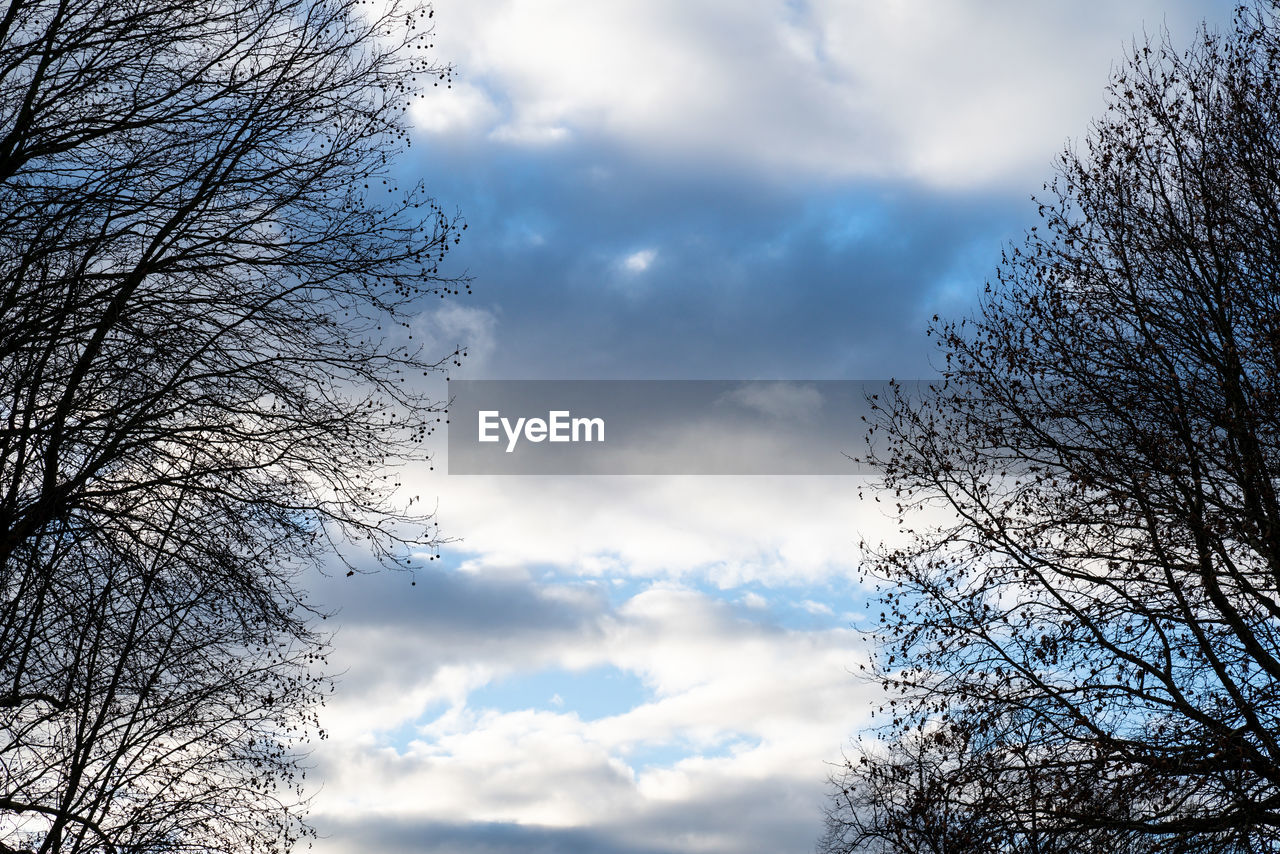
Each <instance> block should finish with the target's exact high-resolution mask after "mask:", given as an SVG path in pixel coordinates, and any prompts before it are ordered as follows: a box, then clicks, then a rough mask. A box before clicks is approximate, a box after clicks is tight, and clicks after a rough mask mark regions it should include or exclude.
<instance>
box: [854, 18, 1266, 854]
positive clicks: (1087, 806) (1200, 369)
mask: <svg viewBox="0 0 1280 854" xmlns="http://www.w3.org/2000/svg"><path fill="white" fill-rule="evenodd" d="M1109 92H1110V104H1109V109H1108V111H1107V113H1106V114H1105V115H1104V116H1103V117H1102V118H1101V119H1099V120H1097V121H1096V122H1095V123H1094V125H1093V126H1092V128H1091V130H1090V132H1089V133H1088V135H1087V136H1086V138H1085V139H1084V141H1083V143H1082V144H1081V145H1080V146H1078V147H1073V148H1069V149H1068V150H1067V151H1065V153H1064V154H1063V156H1062V157H1061V160H1060V162H1059V168H1058V177H1057V179H1056V180H1055V181H1054V182H1053V183H1052V184H1051V185H1048V186H1047V187H1046V188H1045V189H1046V194H1045V198H1042V199H1041V200H1040V213H1041V216H1042V218H1043V221H1042V223H1041V225H1039V226H1037V227H1036V228H1033V229H1031V231H1030V232H1029V234H1028V235H1027V236H1026V239H1025V240H1024V241H1023V242H1022V243H1021V244H1020V245H1017V246H1013V247H1011V248H1010V249H1009V250H1008V251H1007V252H1006V253H1005V257H1004V258H1003V260H1002V263H1001V265H1000V267H999V269H998V272H997V275H996V277H995V279H994V280H993V281H992V282H990V283H989V284H988V286H987V291H986V295H985V297H984V299H983V302H982V304H981V307H980V310H979V312H978V313H977V314H976V315H975V316H973V317H971V318H968V319H966V320H962V321H959V322H947V321H940V320H939V321H938V322H937V323H936V325H935V327H934V334H936V335H937V337H938V339H939V343H940V344H941V347H942V353H943V357H944V360H945V362H944V364H943V366H942V367H943V375H944V379H943V380H942V381H940V382H939V383H938V384H937V385H936V387H935V388H934V389H933V390H932V392H930V393H926V394H922V395H921V394H915V393H912V392H910V391H908V390H907V389H906V387H901V388H900V390H899V392H898V393H897V394H894V395H890V396H889V397H888V398H887V399H883V400H881V401H879V407H880V409H879V413H878V418H877V421H876V423H875V425H874V427H873V430H872V434H873V435H872V440H873V442H874V443H875V448H876V451H875V452H874V453H873V455H874V457H875V460H874V461H875V462H876V463H877V464H878V465H879V466H880V467H881V470H882V472H883V476H884V486H885V488H886V489H887V490H888V491H889V492H890V493H891V494H892V495H893V496H895V498H896V500H897V502H898V508H899V512H900V514H901V516H902V517H903V519H904V520H907V521H906V522H905V524H909V525H914V524H915V520H914V518H913V516H912V514H913V511H914V510H916V509H919V508H922V507H933V508H939V509H940V511H941V512H942V513H944V514H945V515H946V517H947V518H948V519H949V520H950V521H949V522H947V523H945V524H942V525H939V526H936V527H934V528H931V529H929V530H928V531H925V532H923V533H918V534H916V535H914V537H913V539H912V542H911V544H910V545H907V546H905V547H901V548H892V549H883V550H880V551H879V552H878V553H877V557H876V559H875V561H874V566H873V567H872V569H871V571H872V574H873V575H875V576H876V577H877V578H878V581H879V584H880V587H881V590H882V593H883V601H882V607H883V614H882V615H881V628H880V630H879V632H878V638H879V642H880V643H881V650H882V653H881V654H880V656H879V659H878V662H877V665H876V670H875V672H876V675H877V677H878V678H879V679H880V680H881V681H882V682H883V686H884V688H885V690H886V691H887V700H886V704H885V706H884V708H883V710H882V712H883V714H882V718H881V720H884V721H885V724H884V728H883V729H882V730H881V731H880V733H879V735H880V736H881V737H882V739H883V740H884V742H885V743H886V746H882V747H874V746H869V748H868V751H867V754H866V757H867V762H865V763H863V762H860V761H854V762H852V763H851V764H850V766H849V768H847V769H846V771H845V773H844V774H842V775H838V786H837V791H838V792H841V793H843V795H844V796H845V801H844V803H843V805H841V804H840V803H839V802H838V803H837V804H836V808H835V809H833V812H832V823H831V829H832V835H831V841H830V842H829V850H831V851H856V850H868V851H906V850H914V849H909V848H907V847H902V846H901V845H897V843H883V842H875V841H874V840H872V839H871V838H870V837H867V836H866V835H865V834H864V835H861V836H860V835H859V833H853V834H848V833H843V831H844V830H849V829H850V828H855V829H856V825H858V824H859V823H860V822H865V821H866V820H867V817H868V816H872V815H874V812H873V811H868V810H867V809H866V808H865V799H866V798H867V797H870V798H871V801H872V802H876V799H877V798H881V799H882V796H881V795H879V794H875V790H876V787H877V786H879V787H880V789H882V790H884V791H885V792H888V793H889V794H890V795H892V797H893V798H898V799H901V798H907V799H908V800H909V799H911V798H916V799H920V798H923V799H924V801H925V802H926V803H927V804H928V805H929V808H930V809H933V810H937V809H940V808H942V805H943V804H944V803H950V804H951V805H952V806H951V808H950V809H951V811H952V812H953V813H955V814H954V815H952V823H953V824H958V823H962V821H969V822H970V823H973V822H977V823H979V824H981V826H982V827H983V828H984V831H983V832H984V833H988V834H990V837H989V840H994V842H992V841H988V842H985V843H983V844H982V845H978V846H977V847H973V846H969V847H966V846H944V847H943V848H940V849H939V850H946V851H948V852H952V851H969V850H974V851H977V850H982V851H1028V852H1030V851H1048V850H1059V849H1058V848H1051V847H1047V846H1049V845H1050V844H1051V843H1052V842H1053V841H1054V840H1057V844H1061V843H1062V842H1063V841H1064V840H1071V839H1080V838H1082V837H1081V834H1085V835H1086V836H1088V837H1089V838H1093V839H1102V840H1103V842H1101V843H1100V844H1101V845H1102V848H1101V849H1099V850H1143V851H1147V850H1150V851H1251V852H1260V851H1272V850H1278V848H1277V846H1280V841H1278V840H1280V497H1278V496H1277V483H1278V482H1280V480H1278V478H1280V280H1278V279H1277V276H1278V275H1280V19H1278V18H1277V11H1276V7H1275V6H1273V5H1270V4H1262V3H1260V4H1257V5H1253V6H1247V7H1242V8H1241V9H1239V10H1238V11H1237V14H1236V17H1235V20H1234V25H1233V27H1232V28H1231V29H1230V30H1229V31H1227V32H1225V33H1222V34H1216V33H1213V32H1209V31H1207V30H1205V31H1202V32H1201V34H1200V37H1199V38H1198V40H1197V41H1196V43H1195V44H1194V45H1193V46H1192V47H1191V48H1190V49H1189V50H1185V51H1182V50H1177V49H1175V48H1174V47H1173V46H1171V45H1170V44H1169V42H1168V40H1167V39H1165V40H1164V41H1163V42H1162V43H1150V42H1141V43H1138V44H1136V45H1135V48H1134V50H1133V52H1132V55H1131V56H1130V57H1129V58H1128V61H1127V62H1126V64H1125V65H1124V67H1123V68H1122V69H1121V70H1120V71H1119V72H1118V73H1117V74H1116V75H1115V77H1114V80H1113V82H1112V84H1111V87H1110V90H1109ZM904 756H905V757H917V758H918V757H922V756H923V757H927V758H928V759H929V761H928V763H926V766H927V767H926V768H925V773H917V774H916V775H915V776H911V775H905V776H904V775H898V777H897V778H896V779H897V780H898V782H897V783H894V784H893V785H888V784H886V780H889V779H890V778H892V777H893V775H892V774H890V773H888V771H889V769H890V768H891V766H892V765H893V764H894V763H898V764H901V763H902V762H903V761H904V760H903V759H902V758H901V757H904ZM895 757H898V758H896V759H895ZM913 761H914V760H913ZM916 764H917V766H918V765H919V763H916ZM917 770H919V768H917ZM922 781H923V782H922ZM984 791H988V792H989V791H999V792H1001V793H1002V794H1001V797H999V798H996V799H991V798H986V799H983V798H981V797H979V795H981V794H982V792H984ZM869 792H870V793H871V794H868V793H869ZM939 792H946V793H948V794H947V795H946V797H945V798H944V797H941V796H940V795H939V794H938V793H939ZM851 793H852V794H853V795H854V799H853V801H849V800H848V796H849V795H850V794H851ZM888 796H889V795H884V797H888ZM860 798H861V799H863V801H862V802H863V808H862V810H861V812H859V807H858V806H857V803H858V802H859V799H860ZM940 798H941V799H940ZM899 802H901V800H899ZM1100 805H1109V808H1102V807H1101V806H1100ZM883 806H884V803H883V802H881V814H882V815H885V816H887V817H888V818H887V819H886V820H885V821H879V829H884V828H885V827H891V826H893V825H894V824H895V823H899V822H900V821H901V815H902V814H903V813H902V811H901V810H899V811H898V812H897V813H896V814H895V813H894V811H893V810H887V811H886V810H884V809H883ZM945 811H946V810H944V812H945ZM966 811H967V818H965V817H964V815H962V814H966ZM908 812H910V811H908ZM855 814H856V815H855ZM876 823H877V822H876V821H872V824H873V825H875V824H876ZM1098 834H1104V835H1103V836H1101V837H1099V836H1098ZM1105 834H1109V836H1108V835H1105ZM859 838H860V839H861V841H859ZM859 845H863V846H865V847H861V848H860V847H858V846H859ZM876 845H880V846H881V847H879V848H877V847H875V846H876ZM1132 845H1138V846H1140V847H1138V848H1133V849H1126V848H1125V847H1124V846H1132ZM895 846H897V847H895ZM1107 846H1112V847H1110V848H1108V847H1107ZM1074 847H1079V846H1078V845H1076V846H1074Z"/></svg>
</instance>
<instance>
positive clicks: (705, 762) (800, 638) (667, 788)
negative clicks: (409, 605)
mask: <svg viewBox="0 0 1280 854" xmlns="http://www.w3.org/2000/svg"><path fill="white" fill-rule="evenodd" d="M596 626H597V627H598V628H599V630H600V633H599V635H598V636H597V640H596V641H595V642H594V643H591V644H582V643H579V644H576V645H573V644H565V643H564V642H563V641H564V639H565V638H564V637H557V636H546V637H541V638H538V637H533V636H529V635H527V634H526V635H524V636H522V637H517V638H514V639H513V641H514V642H513V643H512V644H511V646H510V647H509V648H507V649H505V650H504V649H502V648H500V647H499V646H493V647H490V648H488V649H478V650H474V651H473V653H472V656H471V658H472V660H473V662H474V666H475V667H476V668H484V667H490V668H493V669H496V668H500V667H504V666H509V664H510V662H509V660H505V659H507V657H508V656H511V654H512V651H513V650H514V649H516V648H517V647H519V648H522V649H523V650H524V655H525V656H526V663H527V662H528V660H529V659H541V660H542V662H543V663H544V664H551V665H554V666H560V667H585V666H588V665H589V664H591V663H592V662H596V663H608V664H610V665H612V666H615V667H618V668H621V669H624V670H627V671H629V672H632V673H636V674H638V675H640V676H641V678H642V679H643V680H644V682H645V683H646V684H647V685H648V686H650V688H651V689H652V692H653V696H652V699H651V700H649V701H648V702H644V703H642V704H640V705H638V706H636V707H635V708H632V709H630V710H629V711H626V712H623V713H621V714H618V715H613V716H608V717H604V718H599V719H595V720H584V719H582V718H581V717H580V716H579V715H578V714H577V713H575V712H574V710H573V709H572V708H565V709H563V710H561V709H556V710H551V711H547V710H534V709H507V710H499V709H484V708H473V707H471V706H470V705H468V704H467V703H466V702H465V700H462V701H459V699H458V697H457V695H453V696H449V695H448V694H447V693H446V694H443V695H441V696H440V697H437V698H436V699H445V700H446V701H448V702H451V703H452V705H450V706H449V707H448V708H447V709H445V710H444V711H443V712H436V713H429V714H428V716H427V720H426V722H425V723H424V724H422V725H421V726H419V727H417V728H416V731H415V732H414V733H413V735H412V736H411V739H410V740H409V741H408V742H407V743H406V744H404V745H403V746H402V747H401V748H399V749H395V748H393V747H391V746H379V745H378V743H376V742H372V741H370V740H369V739H367V738H363V737H360V736H359V733H360V731H361V730H360V727H358V726H357V727H351V726H344V725H339V726H337V727H333V729H334V732H335V735H334V737H333V738H332V739H331V740H330V741H329V742H327V743H325V744H324V745H322V746H321V748H320V749H319V750H318V751H317V754H316V758H317V760H318V761H319V763H320V767H321V770H322V771H323V772H324V776H325V778H326V785H325V788H324V789H323V791H321V792H320V794H319V796H318V799H317V801H316V804H315V809H316V812H317V819H318V820H319V822H320V824H321V826H324V823H325V821H326V820H337V819H341V818H343V817H345V816H352V815H359V816H363V817H364V818H365V819H366V820H367V819H369V818H371V817H377V818H379V819H380V820H385V821H388V822H394V821H404V820H414V821H425V822H455V823H456V822H471V823H484V822H512V823H516V824H521V825H537V826H543V827H563V828H575V827H581V828H586V827H589V828H592V829H593V830H594V831H596V832H599V833H602V834H604V835H605V836H608V837H611V838H614V839H617V840H620V841H623V842H628V843H633V844H644V845H656V844H658V843H661V844H662V846H663V847H664V848H665V850H672V851H713V852H726V854H728V852H734V854H754V852H759V854H765V852H770V854H772V852H776V851H777V850H779V849H778V847H777V838H778V834H779V833H780V832H782V831H780V830H779V827H783V830H784V831H785V833H784V836H789V837H790V838H792V839H794V838H797V837H804V838H808V837H809V836H810V835H811V834H813V833H816V828H817V822H818V820H819V810H820V807H821V802H822V792H823V783H824V777H825V774H826V770H827V766H826V765H825V764H824V763H825V762H826V761H828V760H833V759H836V758H838V751H839V747H840V745H841V744H842V743H843V741H844V740H845V738H846V737H847V736H848V735H849V733H850V732H851V731H852V730H853V729H854V728H855V727H857V726H858V725H859V723H860V722H861V721H862V720H863V719H864V717H865V714H866V712H867V710H868V709H869V706H870V702H871V699H870V696H871V695H870V687H869V686H868V685H867V684H865V683H860V682H859V681H857V680H855V679H854V678H853V677H851V676H850V675H849V673H848V672H847V670H846V668H848V667H851V666H854V665H855V663H856V662H857V661H858V660H860V659H861V657H862V655H861V653H860V652H859V651H858V643H857V641H856V639H855V638H854V636H853V635H852V634H851V633H850V632H848V631H845V630H827V631H820V632H813V631H799V630H790V629H783V628H779V627H777V626H772V625H769V624H767V623H760V622H754V621H751V620H748V619H745V618H743V617H742V616H741V615H740V614H738V613H736V612H735V611H734V610H733V609H732V607H731V606H728V605H726V604H724V603H721V602H717V601H715V600H713V599H711V598H709V597H707V596H706V595H704V594H701V593H698V592H695V591H692V590H689V589H686V588H682V587H679V586H671V585H657V586H654V587H651V588H650V589H648V590H645V591H643V592H641V593H639V594H637V595H635V596H633V597H631V598H630V599H629V600H627V601H626V602H624V603H623V604H622V605H621V606H620V607H618V608H616V609H610V608H607V607H602V608H601V609H600V611H599V612H598V613H597V614H596ZM421 630H422V632H423V633H424V634H422V635H419V636H418V637H416V638H415V637H414V635H415V632H414V630H413V628H412V627H406V626H398V627H394V628H391V629H390V631H389V634H390V635H399V636H400V637H403V638H405V639H406V644H405V648H409V647H411V646H413V645H414V644H415V643H416V644H417V645H420V646H421V648H422V649H423V650H424V652H425V654H426V656H427V657H428V658H429V657H430V654H431V653H430V648H429V644H430V643H431V641H432V640H433V637H432V635H431V630H430V628H429V626H427V625H425V624H424V625H423V626H422V627H421ZM568 634H570V635H571V634H572V632H569V633H568ZM357 650H358V652H357ZM388 651H389V650H388V648H387V646H386V645H385V644H382V645H379V644H361V645H360V646H358V647H356V648H353V649H351V650H349V656H348V660H347V661H346V662H345V663H346V665H347V666H348V667H350V668H356V669H363V668H367V667H370V666H374V667H376V666H377V663H378V662H379V661H380V660H381V659H382V658H383V656H385V655H386V654H387V653H388ZM351 653H354V654H351ZM490 656H492V657H493V658H492V660H486V659H488V658H489V657H490ZM450 671H451V668H450V667H449V666H441V667H439V668H438V669H437V670H436V671H435V672H432V671H431V669H430V668H429V667H426V668H419V669H418V671H417V673H416V676H415V675H414V670H412V669H407V668H402V669H398V670H397V669H395V668H392V669H387V670H384V671H383V679H382V682H383V684H380V685H366V686H365V688H366V690H365V691H362V692H361V697H360V700H361V702H362V703H363V704H364V705H365V706H372V707H375V708H377V709H379V710H380V711H381V712H382V713H384V714H394V713H395V709H394V708H393V707H391V706H388V704H387V703H386V698H387V697H388V696H390V695H391V694H392V693H394V691H399V692H401V693H402V694H403V695H404V696H406V697H410V696H413V697H418V698H419V702H420V703H422V704H423V706H422V709H421V710H420V711H423V710H426V709H427V708H428V706H427V702H428V697H427V695H428V694H430V693H431V691H432V690H435V688H433V686H439V685H442V684H444V683H447V682H448V678H446V677H445V676H442V675H441V674H446V673H449V672H450ZM454 678H457V677H456V674H455V677H454ZM461 681H462V682H463V683H465V682H466V681H467V677H465V676H464V677H461ZM350 705H351V704H348V708H346V709H345V710H344V709H338V710H336V711H335V710H331V711H329V712H327V714H326V723H327V724H329V725H330V726H331V727H332V721H331V720H330V719H332V718H334V717H340V716H342V715H345V714H350V713H351V709H350ZM384 743H385V742H384ZM662 745H677V746H678V747H679V748H680V750H681V751H682V752H684V753H685V754H687V755H686V756H685V758H682V759H667V760H665V761H660V762H657V763H656V764H649V763H647V762H646V761H645V756H646V755H647V753H646V752H647V751H649V750H650V749H651V748H652V747H654V746H662ZM788 799H789V800H794V801H795V804H793V805H792V807H791V808H790V811H789V813H787V814H786V817H785V820H783V821H782V824H781V825H779V817H778V816H776V815H771V814H769V811H761V812H760V813H759V814H758V815H743V816H740V817H739V818H737V819H734V820H729V816H731V815H732V814H733V813H734V811H735V810H736V809H739V808H740V807H741V805H742V804H743V803H744V802H750V801H751V800H759V801H761V802H765V803H767V802H769V801H773V802H780V801H782V800H788ZM797 806H798V807H799V808H798V809H797V808H796V807H797ZM713 815H714V816H718V818H716V819H715V820H714V821H711V820H710V819H709V818H708V817H709V816H713ZM698 839H701V840H702V841H701V842H699V841H697V840H698ZM363 842H364V841H363V840H361V844H363ZM343 846H344V843H343V842H342V840H341V839H335V840H332V841H330V842H329V843H327V845H326V846H325V847H323V848H322V849H321V850H323V851H332V852H339V851H354V850H359V846H358V845H355V844H352V845H350V846H349V847H343ZM366 850H367V849H366Z"/></svg>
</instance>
